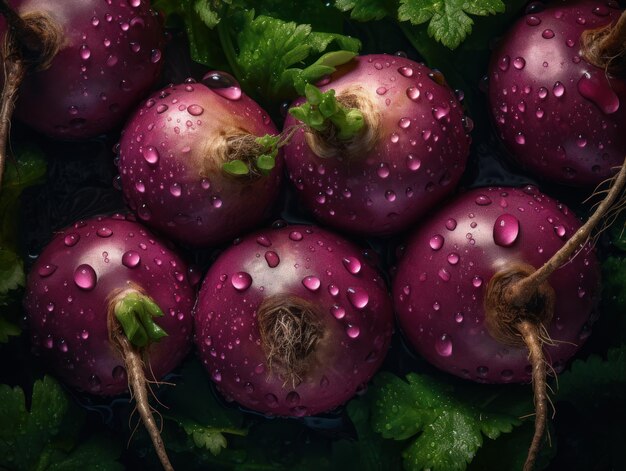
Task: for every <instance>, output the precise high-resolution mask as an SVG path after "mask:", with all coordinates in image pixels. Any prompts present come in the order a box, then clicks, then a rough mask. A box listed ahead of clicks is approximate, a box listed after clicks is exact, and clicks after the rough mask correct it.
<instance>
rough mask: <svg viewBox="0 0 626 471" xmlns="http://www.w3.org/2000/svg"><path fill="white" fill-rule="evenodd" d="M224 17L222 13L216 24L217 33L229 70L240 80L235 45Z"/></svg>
mask: <svg viewBox="0 0 626 471" xmlns="http://www.w3.org/2000/svg"><path fill="white" fill-rule="evenodd" d="M224 18H226V16H225V15H222V19H221V20H220V22H219V23H218V24H217V35H218V36H219V38H220V42H221V43H222V51H224V55H225V56H226V60H227V61H228V65H229V66H230V70H232V72H233V75H234V76H235V78H236V79H237V80H241V69H240V68H239V64H238V63H237V53H236V52H235V46H234V44H233V40H232V37H231V35H230V32H229V30H228V28H227V25H226V23H225V21H224Z"/></svg>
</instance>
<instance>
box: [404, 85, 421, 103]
mask: <svg viewBox="0 0 626 471" xmlns="http://www.w3.org/2000/svg"><path fill="white" fill-rule="evenodd" d="M406 96H408V97H409V98H410V99H411V100H413V101H416V100H417V99H418V98H419V97H420V91H419V88H417V87H409V88H407V89H406Z"/></svg>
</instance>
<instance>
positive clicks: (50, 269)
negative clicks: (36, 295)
mask: <svg viewBox="0 0 626 471" xmlns="http://www.w3.org/2000/svg"><path fill="white" fill-rule="evenodd" d="M57 268H58V267H57V266H56V265H54V264H52V263H47V264H45V265H42V266H41V267H39V270H38V271H37V273H39V276H40V277H42V278H46V277H48V276H50V275H52V274H53V273H54V272H55V271H56V269H57Z"/></svg>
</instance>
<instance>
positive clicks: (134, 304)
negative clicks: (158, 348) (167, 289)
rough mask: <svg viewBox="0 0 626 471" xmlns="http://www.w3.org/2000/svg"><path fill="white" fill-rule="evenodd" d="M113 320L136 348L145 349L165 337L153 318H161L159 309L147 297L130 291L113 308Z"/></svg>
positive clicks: (165, 333)
mask: <svg viewBox="0 0 626 471" xmlns="http://www.w3.org/2000/svg"><path fill="white" fill-rule="evenodd" d="M114 313H115V318H116V319H117V320H118V322H119V323H120V325H121V326H122V329H123V330H124V334H125V335H126V337H127V338H128V340H129V341H130V342H131V343H132V344H133V345H135V346H136V347H145V346H146V345H148V343H150V342H156V341H158V340H160V339H162V338H163V337H166V336H167V332H165V330H163V328H161V327H160V326H159V325H158V324H157V323H156V322H155V321H154V318H155V317H163V311H162V310H161V308H160V307H159V306H158V305H157V304H156V303H155V302H154V301H153V300H152V298H150V297H149V296H147V295H145V294H143V293H139V292H138V291H134V290H132V291H130V292H128V293H126V294H124V296H123V297H122V298H120V299H117V300H116V302H115V306H114Z"/></svg>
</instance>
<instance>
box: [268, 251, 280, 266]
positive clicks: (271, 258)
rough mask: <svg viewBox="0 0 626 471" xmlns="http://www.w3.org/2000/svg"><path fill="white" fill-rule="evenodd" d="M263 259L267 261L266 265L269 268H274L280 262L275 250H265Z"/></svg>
mask: <svg viewBox="0 0 626 471" xmlns="http://www.w3.org/2000/svg"><path fill="white" fill-rule="evenodd" d="M265 261H266V262H267V266H269V267H270V268H276V267H277V266H278V264H279V263H280V258H279V257H278V254H277V253H276V252H274V251H267V252H265Z"/></svg>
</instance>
